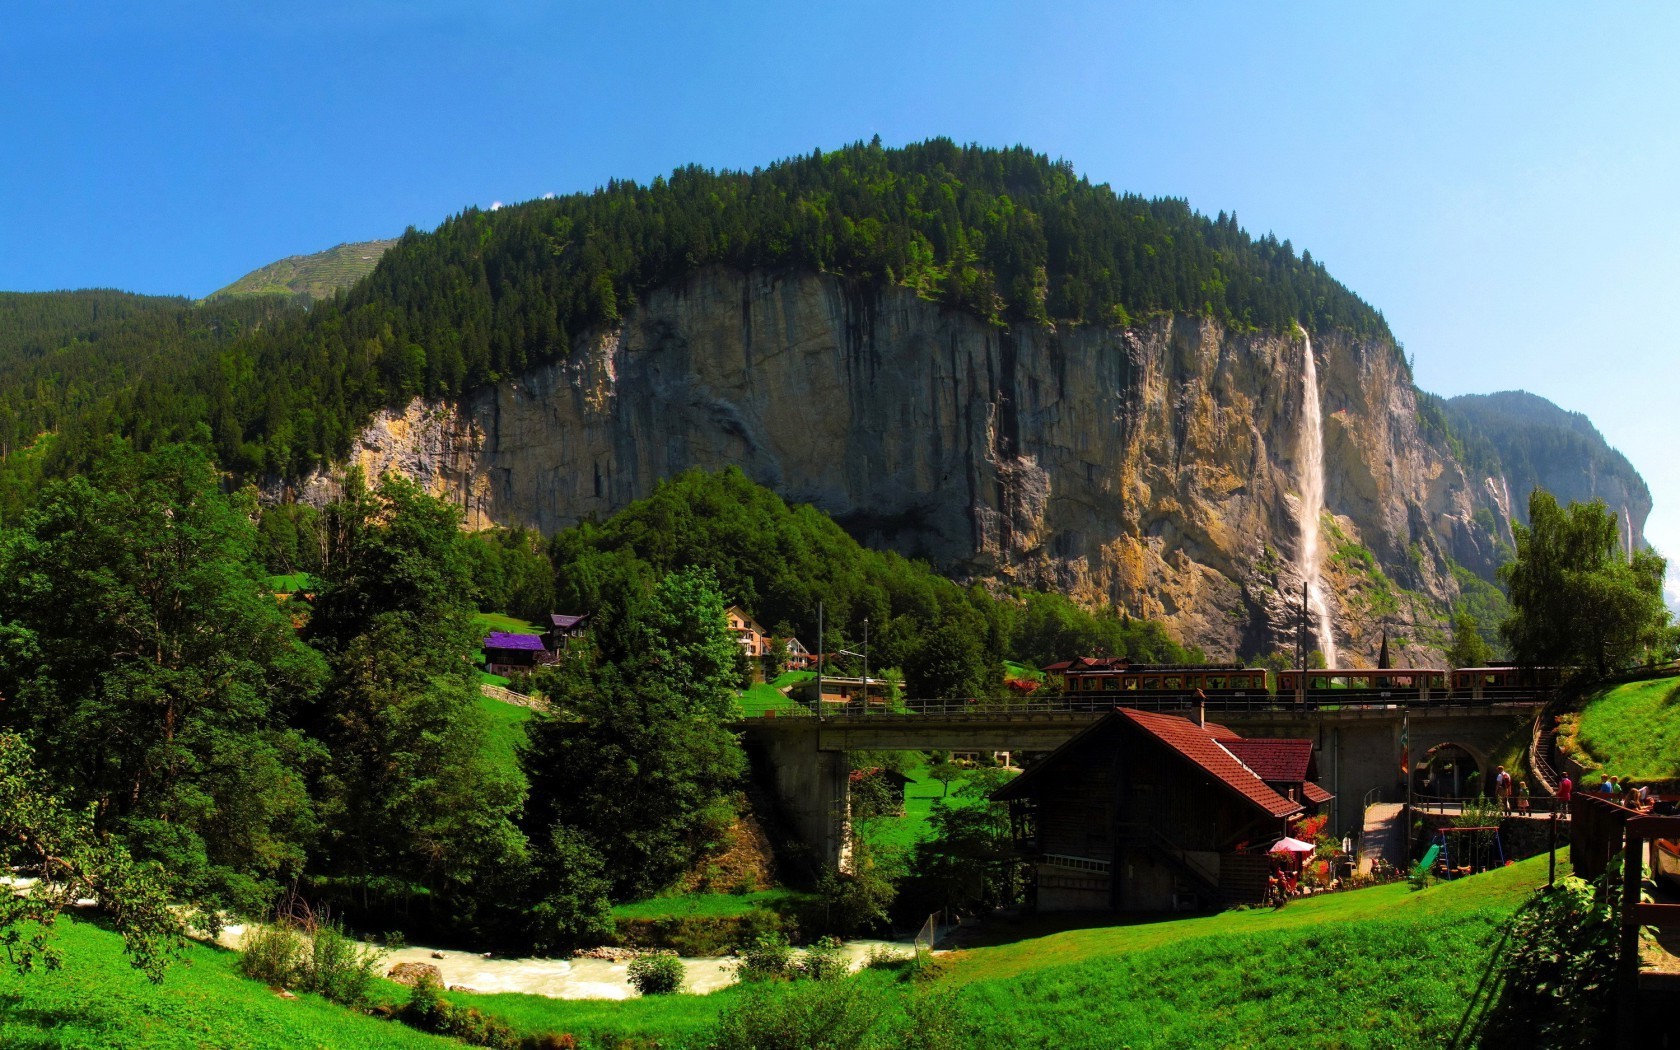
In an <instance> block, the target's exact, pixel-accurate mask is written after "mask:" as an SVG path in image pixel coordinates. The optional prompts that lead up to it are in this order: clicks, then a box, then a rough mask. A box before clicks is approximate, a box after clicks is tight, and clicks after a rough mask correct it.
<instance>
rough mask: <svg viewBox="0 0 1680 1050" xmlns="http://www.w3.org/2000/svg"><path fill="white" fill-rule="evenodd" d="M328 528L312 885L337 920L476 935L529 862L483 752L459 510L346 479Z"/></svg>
mask: <svg viewBox="0 0 1680 1050" xmlns="http://www.w3.org/2000/svg"><path fill="white" fill-rule="evenodd" d="M327 517H328V518H329V519H330V521H331V529H332V532H331V534H332V535H333V536H335V537H337V544H338V546H337V548H336V549H335V550H334V551H333V552H332V554H331V556H330V558H329V559H328V561H329V567H328V569H327V581H326V583H327V586H326V588H325V590H323V591H322V593H321V595H320V597H319V599H318V600H317V603H316V614H315V617H314V618H313V619H312V621H311V629H312V632H313V637H314V640H315V642H316V644H318V645H319V646H321V648H322V649H323V650H325V651H326V652H327V653H328V656H329V659H330V662H331V667H332V679H331V681H330V683H329V685H328V688H327V690H326V693H325V696H324V698H323V703H322V705H321V710H320V712H319V717H318V719H317V732H318V734H319V736H320V738H321V740H322V741H323V742H324V743H325V744H326V746H327V750H328V755H329V757H328V758H327V760H326V761H325V763H324V769H323V772H322V777H321V785H320V789H321V799H322V800H321V807H322V814H323V818H324V819H325V821H326V823H327V828H328V835H327V838H326V843H325V846H326V849H325V852H324V856H323V858H322V864H321V869H322V872H323V874H328V875H331V876H333V877H335V878H336V879H338V880H341V884H347V885H348V887H349V888H350V890H351V892H350V893H349V894H348V895H346V896H345V897H344V898H343V899H342V901H341V903H343V904H345V905H349V906H353V907H360V908H363V909H386V910H396V911H399V912H400V913H401V914H402V915H407V914H409V912H410V910H411V909H412V908H413V907H414V906H415V905H416V904H421V905H424V906H426V907H428V908H429V909H430V915H431V917H432V918H433V919H435V920H439V921H445V922H448V923H450V924H452V925H458V926H462V927H467V928H471V927H473V926H475V925H479V924H483V923H485V922H487V921H490V920H488V919H486V918H485V914H486V912H485V909H487V908H488V909H489V910H490V911H491V912H494V911H495V910H496V908H497V907H498V901H499V900H500V898H501V896H502V893H503V891H504V890H505V888H506V887H505V882H506V880H507V879H510V878H514V877H515V876H516V874H517V873H518V872H521V871H522V870H523V868H524V865H525V863H526V861H527V856H526V843H525V839H524V836H523V835H522V834H521V833H520V831H519V829H518V827H517V826H516V825H515V823H514V819H515V817H516V816H517V815H518V813H519V811H520V807H521V804H522V802H523V799H524V792H525V784H524V782H523V779H522V778H521V777H520V776H519V774H518V773H517V771H510V770H508V769H505V768H503V767H501V766H499V765H497V763H496V762H495V761H494V760H493V759H492V758H491V757H490V754H489V752H488V750H487V748H486V741H487V738H488V734H489V726H488V723H487V722H486V716H485V714H484V712H483V710H482V709H481V707H480V704H479V700H480V692H479V688H478V681H477V672H476V671H475V670H474V667H473V660H474V657H475V655H476V653H477V650H478V637H477V632H476V631H475V630H474V629H473V626H472V619H471V613H472V610H471V608H470V606H469V605H468V604H467V603H466V602H465V600H464V595H465V594H466V590H467V589H466V586H465V584H466V572H465V568H464V566H463V564H462V560H461V557H460V547H459V546H458V545H457V543H456V533H457V531H458V527H459V521H460V518H459V511H458V510H456V509H455V508H454V507H452V506H450V505H449V504H447V503H444V502H443V501H441V500H437V499H434V498H432V497H430V496H427V495H426V494H425V493H423V492H421V491H420V489H419V488H418V487H417V486H415V485H414V484H413V483H412V482H409V481H406V480H403V479H401V478H395V477H387V478H384V479H383V480H382V481H381V482H380V484H379V486H378V488H377V489H375V490H373V491H371V492H370V491H367V490H365V489H363V488H362V487H361V486H360V485H359V484H358V483H357V482H356V480H355V479H352V483H351V485H350V486H349V489H348V491H347V493H346V497H345V499H343V500H341V501H340V502H339V503H337V504H335V505H334V506H332V507H329V508H328V513H327ZM331 886H332V884H331V883H325V882H323V883H322V884H321V885H320V886H319V887H318V888H319V889H320V890H321V891H322V892H323V893H328V892H330V891H331ZM399 917H400V916H399Z"/></svg>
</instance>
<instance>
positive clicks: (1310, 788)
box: [1301, 780, 1336, 806]
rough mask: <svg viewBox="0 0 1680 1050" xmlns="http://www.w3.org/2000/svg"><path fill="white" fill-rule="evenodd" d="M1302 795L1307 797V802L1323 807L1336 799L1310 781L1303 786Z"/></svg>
mask: <svg viewBox="0 0 1680 1050" xmlns="http://www.w3.org/2000/svg"><path fill="white" fill-rule="evenodd" d="M1301 794H1303V795H1305V796H1307V801H1308V802H1311V803H1312V804H1313V805H1315V806H1322V805H1324V803H1326V802H1328V801H1330V800H1331V799H1333V798H1335V797H1336V796H1335V795H1332V794H1331V793H1330V792H1328V791H1326V790H1324V789H1323V788H1321V787H1319V786H1318V785H1317V784H1314V783H1313V782H1312V781H1310V780H1309V781H1307V782H1306V783H1305V784H1302V785H1301Z"/></svg>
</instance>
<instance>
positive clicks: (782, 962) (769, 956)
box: [735, 933, 793, 981]
mask: <svg viewBox="0 0 1680 1050" xmlns="http://www.w3.org/2000/svg"><path fill="white" fill-rule="evenodd" d="M792 973H793V949H792V948H791V947H789V946H788V941H787V938H786V937H784V936H782V935H781V934H779V933H768V934H764V935H762V936H760V937H755V938H754V939H753V941H752V943H751V944H749V945H748V946H747V947H745V948H743V949H741V961H740V962H739V963H737V964H736V966H735V975H736V977H737V978H739V979H740V980H743V981H774V980H779V979H781V978H783V977H788V976H791V975H792Z"/></svg>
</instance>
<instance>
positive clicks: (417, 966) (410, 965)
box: [385, 956, 443, 988]
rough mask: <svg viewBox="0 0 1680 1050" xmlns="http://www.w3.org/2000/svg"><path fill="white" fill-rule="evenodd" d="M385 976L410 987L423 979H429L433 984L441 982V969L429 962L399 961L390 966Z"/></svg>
mask: <svg viewBox="0 0 1680 1050" xmlns="http://www.w3.org/2000/svg"><path fill="white" fill-rule="evenodd" d="M440 958H441V956H440ZM385 976H387V977H389V978H390V979H391V980H393V981H395V982H397V983H398V984H406V985H408V986H409V987H411V988H412V987H413V986H415V985H417V984H419V983H420V982H421V981H425V980H430V981H431V982H432V983H433V984H442V983H443V971H442V970H439V969H438V968H437V967H436V966H433V965H432V964H431V963H418V962H400V963H398V964H397V965H395V966H393V967H391V969H390V971H389V972H388V973H386V974H385Z"/></svg>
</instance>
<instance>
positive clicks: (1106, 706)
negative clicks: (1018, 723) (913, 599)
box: [822, 693, 1546, 721]
mask: <svg viewBox="0 0 1680 1050" xmlns="http://www.w3.org/2000/svg"><path fill="white" fill-rule="evenodd" d="M1545 702H1546V701H1545V699H1544V698H1543V697H1540V696H1534V695H1530V696H1526V697H1523V698H1521V699H1513V698H1509V697H1505V698H1500V699H1498V700H1479V701H1477V700H1461V701H1455V700H1445V699H1430V700H1415V699H1409V698H1406V697H1363V698H1361V697H1351V698H1349V697H1340V696H1338V697H1335V698H1333V699H1332V698H1329V697H1326V698H1324V699H1323V700H1320V699H1319V698H1317V697H1309V699H1308V700H1307V701H1306V702H1304V703H1301V702H1296V701H1295V700H1293V699H1292V698H1290V697H1277V696H1272V695H1270V694H1260V695H1251V696H1209V697H1206V698H1205V699H1202V698H1197V697H1194V696H1185V695H1178V696H1137V695H1127V694H1125V693H1092V694H1081V693H1073V694H1068V695H1066V696H1058V697H1026V698H1020V699H1008V700H999V699H992V698H975V699H964V700H944V699H934V700H920V699H911V700H901V701H898V702H896V703H892V704H867V703H863V702H861V701H850V702H848V703H844V704H835V703H824V704H823V708H822V714H823V718H824V719H825V720H828V719H833V720H837V721H847V720H857V719H870V720H876V719H886V718H901V719H917V718H928V717H940V718H957V717H966V718H994V717H998V716H1006V717H1029V716H1033V715H1103V714H1107V713H1108V712H1110V711H1112V710H1114V709H1115V708H1117V707H1131V708H1137V709H1140V710H1146V711H1163V712H1181V713H1187V712H1191V711H1194V710H1196V709H1198V708H1200V709H1201V710H1203V711H1206V712H1208V713H1209V714H1218V713H1224V714H1232V713H1258V714H1291V713H1295V714H1302V713H1320V712H1335V711H1400V710H1407V711H1413V712H1416V711H1420V710H1422V711H1435V712H1442V713H1449V712H1457V711H1466V712H1468V711H1486V710H1515V709H1528V708H1531V707H1533V706H1534V705H1536V704H1544V703H1545Z"/></svg>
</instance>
